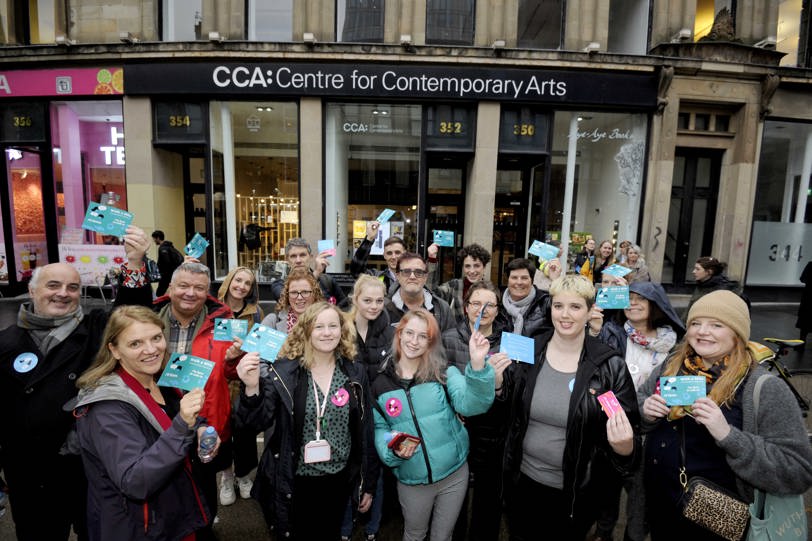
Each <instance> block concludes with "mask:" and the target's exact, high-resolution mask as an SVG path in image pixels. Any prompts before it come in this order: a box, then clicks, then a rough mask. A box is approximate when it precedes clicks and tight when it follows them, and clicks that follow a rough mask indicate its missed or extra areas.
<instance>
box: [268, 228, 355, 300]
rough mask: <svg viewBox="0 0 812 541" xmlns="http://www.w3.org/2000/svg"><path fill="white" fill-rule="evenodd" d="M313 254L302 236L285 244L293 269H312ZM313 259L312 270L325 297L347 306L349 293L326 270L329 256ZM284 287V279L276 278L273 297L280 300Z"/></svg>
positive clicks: (287, 257) (286, 254)
mask: <svg viewBox="0 0 812 541" xmlns="http://www.w3.org/2000/svg"><path fill="white" fill-rule="evenodd" d="M311 256H312V250H311V249H310V243H309V242H307V241H306V240H305V239H303V238H301V237H294V238H292V239H290V240H289V241H288V242H287V244H286V245H285V259H287V261H288V266H290V268H291V269H296V268H305V269H310V260H311ZM313 259H314V261H313V268H312V270H311V272H312V273H313V276H315V277H316V280H318V281H319V286H320V287H321V292H322V293H324V298H325V299H326V300H327V301H328V302H331V303H333V304H337V305H339V306H345V305H346V304H347V302H348V301H347V295H346V294H345V293H344V291H343V290H342V289H341V286H339V285H338V283H337V282H336V281H335V279H334V278H333V277H332V276H330V275H329V274H327V273H326V272H325V271H326V270H327V256H326V255H324V254H318V255H317V256H316V257H315V258H313ZM284 287H285V281H284V280H274V281H273V282H271V298H273V300H275V301H278V300H279V296H280V295H281V294H282V289H283V288H284Z"/></svg>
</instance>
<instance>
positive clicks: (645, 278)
mask: <svg viewBox="0 0 812 541" xmlns="http://www.w3.org/2000/svg"><path fill="white" fill-rule="evenodd" d="M623 266H625V267H629V268H630V269H632V272H630V273H629V274H627V275H626V276H624V278H626V280H627V281H628V282H629V283H630V284H631V283H633V282H650V281H651V275H650V274H649V272H648V266H647V265H646V260H645V259H644V258H643V251H642V249H641V248H640V246H638V245H636V244H629V247H628V248H627V250H626V262H625V263H623Z"/></svg>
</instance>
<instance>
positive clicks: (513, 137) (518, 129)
mask: <svg viewBox="0 0 812 541" xmlns="http://www.w3.org/2000/svg"><path fill="white" fill-rule="evenodd" d="M549 124H550V115H549V113H547V112H545V111H538V110H535V109H533V108H531V107H502V118H501V121H500V122H499V151H500V152H524V151H532V152H538V151H539V149H544V148H546V146H547V139H548V135H549V130H550V128H549Z"/></svg>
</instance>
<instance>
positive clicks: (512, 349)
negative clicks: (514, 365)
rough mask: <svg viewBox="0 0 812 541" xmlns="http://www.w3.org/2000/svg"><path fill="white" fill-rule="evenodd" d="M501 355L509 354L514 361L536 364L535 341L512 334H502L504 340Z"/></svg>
mask: <svg viewBox="0 0 812 541" xmlns="http://www.w3.org/2000/svg"><path fill="white" fill-rule="evenodd" d="M499 353H507V354H508V357H510V359H511V360H513V361H519V362H522V363H527V364H535V363H536V360H535V357H534V355H533V353H534V350H533V339H532V338H528V337H526V336H522V335H521V334H515V333H512V332H506V331H503V332H502V340H501V342H500V344H499Z"/></svg>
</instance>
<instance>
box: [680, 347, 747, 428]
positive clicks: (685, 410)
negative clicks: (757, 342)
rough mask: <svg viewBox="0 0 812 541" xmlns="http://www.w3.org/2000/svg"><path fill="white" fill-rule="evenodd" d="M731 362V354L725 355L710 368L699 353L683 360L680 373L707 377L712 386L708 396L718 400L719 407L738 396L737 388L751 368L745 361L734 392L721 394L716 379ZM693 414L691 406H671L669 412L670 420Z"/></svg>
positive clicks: (715, 400) (737, 377)
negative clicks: (726, 394) (727, 394)
mask: <svg viewBox="0 0 812 541" xmlns="http://www.w3.org/2000/svg"><path fill="white" fill-rule="evenodd" d="M729 363H730V356H728V355H725V357H724V358H723V359H722V360H721V361H718V362H715V363H713V365H712V366H711V367H710V368H705V365H704V364H703V363H702V359H701V358H700V357H699V355H690V356H688V357H686V358H685V360H683V361H682V366H681V367H680V370H679V375H681V376H703V377H704V378H705V382H706V384H707V385H708V386H709V387H710V391H709V392H708V398H710V399H711V400H713V401H714V402H716V404H718V405H719V407H721V406H723V405H725V404H727V402H728V401H729V400H730V399H731V398H733V397H734V396H736V390H737V389H738V388H739V385H741V383H742V382H743V381H744V378H745V376H747V372H749V370H750V365H749V364H747V363H743V364H742V366H741V367H740V368H739V372H738V373H737V374H736V376H735V377H736V385H734V386H733V392H732V393H731V394H730V396H720V394H721V391H720V390H718V388H717V387H716V386H715V385H714V383H715V382H716V381H718V380H719V378H720V377H722V374H724V373H725V371H726V370H727V369H728V364H729ZM690 414H691V406H671V411H670V412H669V414H668V420H669V421H674V420H676V419H679V418H681V417H684V416H685V415H690Z"/></svg>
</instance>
